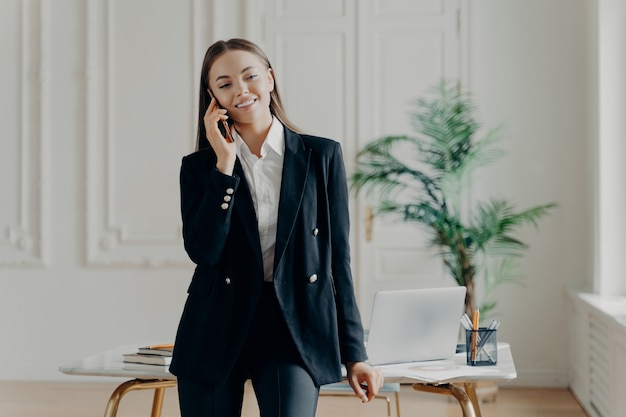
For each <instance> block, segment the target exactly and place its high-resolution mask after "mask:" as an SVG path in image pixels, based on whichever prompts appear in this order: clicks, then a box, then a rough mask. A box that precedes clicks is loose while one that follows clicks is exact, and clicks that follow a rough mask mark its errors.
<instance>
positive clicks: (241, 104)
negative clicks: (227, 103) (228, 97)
mask: <svg viewBox="0 0 626 417" xmlns="http://www.w3.org/2000/svg"><path fill="white" fill-rule="evenodd" d="M252 103H254V100H249V101H246V102H245V103H240V104H237V106H235V107H237V108H241V107H246V106H249V105H251V104H252Z"/></svg>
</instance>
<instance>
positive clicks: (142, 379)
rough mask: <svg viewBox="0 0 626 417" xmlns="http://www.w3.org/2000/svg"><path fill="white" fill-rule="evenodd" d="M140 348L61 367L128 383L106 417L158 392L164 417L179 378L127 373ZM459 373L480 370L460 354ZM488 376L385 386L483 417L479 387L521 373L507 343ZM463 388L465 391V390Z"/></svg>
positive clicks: (390, 375)
mask: <svg viewBox="0 0 626 417" xmlns="http://www.w3.org/2000/svg"><path fill="white" fill-rule="evenodd" d="M137 347H138V345H132V346H120V347H117V348H114V349H110V350H107V351H105V352H102V353H98V354H96V355H93V356H89V357H87V358H85V359H82V360H79V361H76V362H72V363H69V364H67V365H64V366H61V367H59V370H60V371H61V372H63V373H64V374H67V375H84V376H106V377H121V378H126V379H128V380H127V381H126V382H124V383H122V384H120V385H119V386H118V387H117V388H116V389H115V391H113V394H111V397H110V398H109V402H108V404H107V407H106V410H105V413H104V417H115V415H116V414H117V409H118V407H119V402H120V400H121V399H122V397H123V396H124V395H125V394H126V393H127V392H129V391H133V390H145V389H154V401H153V404H152V414H151V416H152V417H160V415H161V406H162V404H163V394H164V392H165V388H170V387H175V386H176V377H175V376H174V375H172V374H170V373H169V372H167V371H166V370H165V369H164V370H163V371H135V370H132V371H131V370H126V369H123V366H124V363H123V361H122V354H124V353H131V352H134V351H136V349H137ZM454 361H455V363H456V364H457V365H458V367H459V370H461V371H462V370H463V369H465V368H471V369H468V373H471V372H470V371H472V372H475V371H476V368H474V367H467V366H466V365H465V354H464V353H463V354H457V355H456V356H455V359H454ZM483 368H484V369H485V371H486V372H485V373H483V374H472V375H469V374H468V375H463V376H458V377H455V378H449V379H440V380H436V381H431V380H428V381H424V380H420V379H418V378H408V377H406V376H403V375H402V374H401V373H397V372H389V371H387V370H385V371H384V372H385V382H401V383H409V384H411V385H412V387H413V389H414V390H416V391H422V392H431V393H435V394H445V395H451V396H453V397H454V398H456V399H457V401H458V402H459V405H460V406H461V409H462V410H463V416H465V417H481V413H480V404H479V402H478V398H477V397H476V390H475V383H476V382H480V381H506V380H511V379H515V378H516V377H517V373H516V371H515V364H514V362H513V356H512V355H511V349H510V347H509V345H508V344H506V343H499V344H498V364H497V365H496V366H488V367H483ZM461 385H462V387H461Z"/></svg>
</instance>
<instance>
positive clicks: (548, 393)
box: [0, 381, 587, 417]
mask: <svg viewBox="0 0 626 417" xmlns="http://www.w3.org/2000/svg"><path fill="white" fill-rule="evenodd" d="M116 386H117V383H96V382H7V381H0V416H3V417H102V415H103V413H104V409H105V406H106V403H107V401H108V398H109V395H110V394H111V392H112V391H113V389H114V388H115V387H116ZM151 404H152V395H151V393H150V392H148V391H133V392H130V393H128V394H127V395H126V396H125V397H124V398H123V400H122V402H121V404H120V408H119V410H118V417H147V416H149V415H150V407H151ZM400 407H401V413H402V414H401V415H402V417H411V416H415V417H417V416H428V417H453V416H454V417H456V416H458V417H460V416H461V415H462V414H461V409H460V407H459V406H458V404H457V403H456V402H455V400H452V399H451V398H448V397H444V396H440V395H436V394H428V393H419V392H415V391H413V390H412V389H411V387H410V386H408V385H403V386H402V390H401V393H400ZM481 410H482V416H483V417H494V416H511V417H539V416H541V417H544V416H549V417H566V416H567V417H586V416H587V415H586V414H585V413H584V412H583V410H582V408H581V407H580V405H579V404H578V402H577V401H576V399H575V398H574V397H573V395H572V394H571V393H570V392H569V391H568V390H567V389H536V388H526V389H524V388H508V387H501V388H500V390H499V392H498V395H497V398H496V401H495V402H489V403H483V404H482V406H481ZM386 415H387V406H386V402H385V401H384V400H375V401H373V402H372V403H370V404H362V403H361V402H360V401H359V400H358V399H356V398H353V397H349V398H337V397H321V398H320V401H319V405H318V412H317V417H353V416H360V417H379V416H380V417H383V416H386ZM391 415H392V416H396V410H395V405H394V403H393V402H392V409H391ZM176 416H179V412H178V408H177V397H176V391H175V390H174V389H168V390H166V395H165V400H164V404H163V414H162V417H176ZM243 416H244V417H257V416H258V409H257V408H256V404H255V400H254V394H253V393H252V392H251V391H250V390H247V392H246V399H245V402H244V410H243Z"/></svg>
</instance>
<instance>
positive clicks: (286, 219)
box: [274, 128, 311, 271]
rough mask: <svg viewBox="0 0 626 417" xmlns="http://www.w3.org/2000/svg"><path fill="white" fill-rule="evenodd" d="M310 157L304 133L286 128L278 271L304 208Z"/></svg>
mask: <svg viewBox="0 0 626 417" xmlns="http://www.w3.org/2000/svg"><path fill="white" fill-rule="evenodd" d="M310 157H311V151H310V150H307V149H306V148H305V147H304V143H303V142H302V139H301V138H300V136H299V135H298V134H297V133H295V132H292V131H291V130H289V129H287V128H285V159H284V162H283V175H282V183H281V188H280V203H279V206H278V225H277V230H276V247H275V255H274V271H276V268H277V267H278V266H279V265H280V261H281V259H282V257H283V254H284V252H285V247H286V246H287V242H289V238H290V236H291V233H292V231H293V227H294V224H295V220H296V216H297V214H298V211H299V210H300V204H301V203H302V196H303V194H304V189H305V184H306V181H307V176H308V173H309V162H310Z"/></svg>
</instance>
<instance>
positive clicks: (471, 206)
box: [350, 80, 554, 317]
mask: <svg viewBox="0 0 626 417" xmlns="http://www.w3.org/2000/svg"><path fill="white" fill-rule="evenodd" d="M432 92H433V94H432V95H430V96H427V97H425V98H420V99H419V100H417V102H416V110H415V112H413V113H412V115H411V117H412V120H411V121H412V126H413V129H414V130H415V132H416V133H418V136H407V135H401V136H387V137H383V138H380V139H378V140H375V141H373V142H371V143H370V144H368V145H367V146H365V148H363V149H362V150H361V151H360V152H359V154H358V157H357V166H356V170H355V172H354V173H353V174H352V175H351V177H350V186H351V188H352V190H353V191H355V192H356V193H357V194H358V193H359V191H361V190H365V191H366V192H367V195H368V196H369V197H370V198H371V199H372V200H374V203H373V205H374V212H375V213H377V214H383V215H395V216H399V217H400V218H401V219H403V220H404V221H407V222H417V223H419V224H421V225H423V226H425V227H426V229H427V230H428V231H429V232H430V235H431V236H430V237H431V239H430V241H429V242H430V245H431V246H433V247H435V248H436V249H437V250H438V252H439V254H440V256H441V259H442V261H443V263H444V265H445V269H446V270H447V272H448V273H449V274H450V275H451V276H452V277H453V278H454V280H455V281H456V282H457V284H458V285H464V286H466V287H467V296H466V300H465V309H466V311H467V313H468V314H469V315H470V317H471V314H472V312H473V311H474V309H475V307H480V309H481V312H483V313H485V312H488V311H489V310H491V309H492V308H494V307H495V305H496V303H495V302H493V301H489V299H488V298H489V297H488V296H489V294H490V293H491V291H492V290H493V289H494V288H495V287H496V286H498V285H499V284H502V283H505V282H513V281H516V280H517V279H518V278H519V276H518V275H517V274H516V273H515V269H516V265H517V262H516V261H518V260H519V258H520V257H521V256H522V254H523V252H524V250H525V249H526V248H527V245H526V244H525V243H524V242H522V241H521V240H520V239H519V238H518V237H517V236H516V234H515V232H516V231H518V230H519V228H520V227H521V226H523V225H526V224H532V225H535V226H537V224H538V220H539V219H540V218H541V217H542V216H544V215H545V214H547V213H548V211H549V210H550V209H551V208H552V207H554V204H552V203H550V204H544V205H539V206H536V207H531V208H528V209H526V210H523V211H516V210H515V208H514V207H513V205H512V204H511V203H510V202H509V201H506V200H504V199H495V198H494V199H489V200H488V201H478V202H474V203H471V202H470V199H469V196H468V193H469V191H470V188H471V180H472V176H473V174H474V172H475V170H476V168H479V167H484V166H485V165H486V164H488V163H490V162H493V161H494V160H495V159H497V158H498V157H499V156H501V155H502V154H503V152H502V151H501V149H498V148H497V147H496V146H495V143H496V141H497V139H499V136H500V134H499V133H500V129H498V128H496V129H492V130H490V131H488V132H487V133H485V135H484V136H483V137H481V138H479V137H478V131H479V128H480V124H479V123H478V122H477V121H476V119H475V118H474V106H473V104H472V100H471V97H470V95H469V94H467V93H464V92H462V91H461V89H460V88H459V87H458V84H457V83H455V82H452V81H448V80H442V81H441V82H439V83H438V84H437V85H436V86H435V87H433V90H432ZM372 196H373V198H372ZM479 277H480V278H481V279H482V280H483V281H482V282H481V283H482V284H483V288H484V291H485V297H484V299H485V300H484V303H483V304H482V305H481V306H477V305H476V280H477V278H479ZM483 317H484V316H483Z"/></svg>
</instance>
